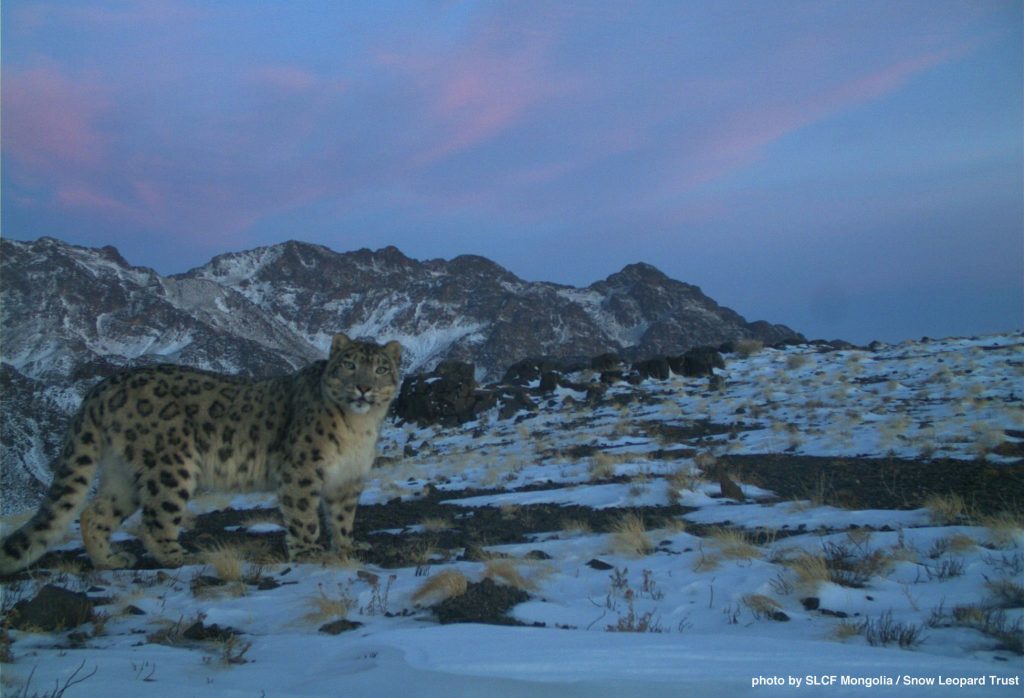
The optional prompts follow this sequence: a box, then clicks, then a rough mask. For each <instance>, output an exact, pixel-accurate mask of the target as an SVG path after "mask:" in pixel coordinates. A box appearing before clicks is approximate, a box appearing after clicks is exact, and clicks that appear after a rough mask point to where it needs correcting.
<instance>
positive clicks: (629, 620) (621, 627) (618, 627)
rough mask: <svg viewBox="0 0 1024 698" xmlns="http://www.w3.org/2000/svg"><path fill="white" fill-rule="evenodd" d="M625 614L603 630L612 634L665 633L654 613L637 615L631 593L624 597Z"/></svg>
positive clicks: (628, 592) (630, 591)
mask: <svg viewBox="0 0 1024 698" xmlns="http://www.w3.org/2000/svg"><path fill="white" fill-rule="evenodd" d="M625 599H626V612H625V613H624V614H622V615H620V616H619V619H618V621H616V622H615V623H614V624H612V625H607V626H605V630H607V631H608V632H613V633H661V632H665V631H664V629H663V628H662V627H661V622H660V621H659V620H658V619H657V618H655V617H654V611H647V612H646V613H637V612H636V608H635V607H634V605H633V591H632V590H629V591H627V592H626V595H625Z"/></svg>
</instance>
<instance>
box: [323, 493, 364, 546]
mask: <svg viewBox="0 0 1024 698" xmlns="http://www.w3.org/2000/svg"><path fill="white" fill-rule="evenodd" d="M362 489H363V483H362V481H361V480H353V481H350V482H346V483H345V484H343V485H341V486H339V487H336V488H334V489H333V490H331V491H325V492H324V511H325V514H326V517H325V518H326V519H327V526H328V531H330V534H331V550H333V551H334V552H336V553H341V554H343V555H348V554H349V553H351V552H352V549H353V548H354V546H353V543H352V533H353V531H354V528H353V523H354V521H355V517H356V505H357V504H358V503H359V494H360V492H362Z"/></svg>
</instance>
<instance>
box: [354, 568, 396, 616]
mask: <svg viewBox="0 0 1024 698" xmlns="http://www.w3.org/2000/svg"><path fill="white" fill-rule="evenodd" d="M356 576H357V577H358V578H359V579H360V580H362V581H363V582H365V583H366V584H367V585H369V587H370V603H368V604H367V605H366V606H364V607H362V608H360V609H359V611H360V613H365V614H366V615H368V616H373V615H377V614H380V615H385V614H387V612H388V597H389V596H390V594H391V585H392V584H394V583H395V580H397V579H398V575H397V574H389V575H388V579H387V581H386V582H385V583H384V584H381V583H380V576H379V575H376V574H374V573H373V572H369V571H367V570H359V572H357V573H356Z"/></svg>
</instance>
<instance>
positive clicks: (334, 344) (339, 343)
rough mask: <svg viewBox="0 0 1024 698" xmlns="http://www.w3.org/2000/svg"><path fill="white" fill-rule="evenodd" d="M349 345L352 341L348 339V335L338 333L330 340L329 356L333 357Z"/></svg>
mask: <svg viewBox="0 0 1024 698" xmlns="http://www.w3.org/2000/svg"><path fill="white" fill-rule="evenodd" d="M351 343H352V340H351V339H349V338H348V335H346V334H344V333H343V332H339V333H338V334H336V335H334V339H333V340H331V356H334V355H335V354H337V353H338V352H339V351H341V350H342V349H344V348H345V347H347V346H348V345H349V344H351Z"/></svg>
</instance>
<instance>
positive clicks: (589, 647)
mask: <svg viewBox="0 0 1024 698" xmlns="http://www.w3.org/2000/svg"><path fill="white" fill-rule="evenodd" d="M729 348H731V349H734V350H733V351H723V352H721V353H719V354H715V353H711V352H696V353H694V354H690V355H689V357H690V361H689V362H688V361H687V360H686V356H687V355H684V356H683V357H682V358H681V360H677V359H679V357H670V358H672V360H671V361H669V359H665V363H666V364H668V365H669V369H668V374H667V375H664V374H662V373H661V371H660V370H658V368H657V367H658V366H659V365H660V362H659V361H655V362H654V363H653V364H649V363H646V362H622V361H618V360H615V361H613V360H612V358H611V357H608V356H605V357H597V358H596V359H594V360H591V361H590V362H587V363H586V365H582V366H581V365H578V364H576V363H574V362H566V363H561V362H557V361H539V360H530V361H525V362H521V363H520V364H518V365H516V366H513V367H512V368H510V370H509V371H508V374H509V375H508V376H507V377H506V378H507V379H506V380H505V381H503V382H504V385H501V386H498V387H494V386H488V385H478V384H473V383H472V374H473V372H472V369H470V368H468V367H467V365H465V364H461V363H458V362H450V363H448V364H445V365H442V366H440V367H438V369H437V370H436V371H435V374H434V375H432V376H430V377H428V378H426V379H424V380H422V381H417V382H415V383H411V384H410V385H411V386H412V385H417V386H421V388H419V389H416V390H413V393H414V394H415V395H414V397H415V398H416V399H415V400H412V402H414V403H417V402H418V403H420V406H421V407H423V406H425V407H426V408H427V409H435V408H439V409H441V416H442V418H441V419H439V420H437V421H431V419H418V418H410V419H402V418H396V419H394V420H389V421H388V422H387V423H386V424H385V428H384V431H383V434H382V443H381V457H380V458H379V460H378V464H377V467H376V468H375V469H374V470H373V471H372V473H371V476H370V478H369V481H368V483H367V487H366V490H365V491H364V493H363V496H362V497H361V499H360V506H359V509H358V511H357V514H356V529H355V538H356V541H357V543H358V547H359V549H358V552H357V553H356V554H355V556H354V557H353V558H352V559H347V560H340V559H336V558H333V557H332V556H329V555H328V556H325V558H324V559H323V560H322V561H320V562H315V563H301V564H295V563H290V562H287V561H285V560H284V559H283V557H282V554H283V550H284V546H283V538H284V531H283V528H282V526H281V519H280V516H279V514H278V511H277V508H276V500H275V497H274V496H272V495H259V494H254V495H244V496H231V495H228V496H223V495H220V496H218V495H214V496H207V497H201V498H198V499H197V500H194V501H193V502H192V503H190V509H191V510H192V513H193V514H194V515H195V519H194V522H193V523H192V524H191V525H190V527H189V530H188V532H187V533H186V535H185V536H184V537H183V542H184V544H185V546H186V547H187V548H188V549H189V550H190V551H192V552H193V553H194V558H193V560H192V561H191V562H190V564H188V565H186V566H184V567H182V568H179V569H159V568H158V567H159V566H158V565H157V563H156V562H155V561H154V560H152V559H151V558H149V557H148V556H146V555H145V554H144V550H143V548H142V545H141V543H140V542H139V540H138V538H137V527H136V525H137V522H138V520H139V517H138V516H136V517H135V519H134V520H129V521H128V522H126V523H127V525H126V526H125V527H124V529H123V530H122V531H119V532H118V533H117V534H115V544H116V545H119V546H125V547H127V548H128V549H129V550H130V551H131V552H134V553H137V554H139V555H140V558H139V564H137V565H136V567H135V568H133V569H125V570H111V571H97V570H93V569H91V567H90V565H89V563H88V561H87V560H86V559H85V558H84V556H83V551H82V545H81V541H80V537H79V535H78V532H77V531H75V530H72V531H69V532H68V535H67V537H66V539H65V541H66V542H64V543H63V544H61V545H59V546H57V548H56V549H55V550H54V551H52V552H50V553H49V554H48V555H46V556H45V557H44V558H43V559H42V560H40V562H39V563H38V564H37V565H35V566H34V567H33V568H32V569H31V570H29V571H28V572H24V573H20V574H17V575H14V576H13V577H10V578H6V579H2V580H0V590H2V591H3V594H2V599H3V604H2V607H0V661H2V662H3V663H4V666H3V671H2V676H3V681H4V682H5V684H4V685H3V690H4V692H5V695H8V694H10V695H13V696H31V695H38V694H41V692H42V691H45V690H49V689H54V691H55V692H56V691H60V690H62V689H64V688H67V689H68V690H67V695H79V696H93V695H95V696H109V695H134V694H135V693H137V692H140V691H142V692H144V693H145V694H146V695H148V696H154V697H156V696H168V698H170V697H172V696H175V697H176V696H179V695H182V693H183V692H184V693H186V694H188V695H197V696H218V695H224V694H225V693H227V694H237V695H260V694H261V693H265V694H266V695H268V696H269V695H288V696H314V695H324V694H329V693H331V692H332V691H336V690H338V687H339V686H344V687H345V690H347V691H350V692H351V693H353V694H355V695H379V694H384V695H392V694H403V693H411V694H415V695H426V696H438V697H441V696H450V695H508V696H530V698H534V697H535V696H538V695H539V696H551V697H554V696H559V697H560V698H562V697H564V696H567V695H568V696H580V697H582V696H606V695H644V696H678V695H683V694H687V695H689V694H693V695H702V696H704V695H707V696H737V695H754V694H756V693H761V692H763V689H764V688H765V687H770V686H771V685H772V684H766V683H763V682H765V681H773V680H778V681H781V682H782V684H781V685H788V686H793V685H796V684H795V683H788V682H789V681H791V680H792V681H796V680H800V681H802V682H805V683H804V689H807V688H808V684H810V682H811V681H815V682H816V683H815V684H814V685H815V686H817V687H819V688H820V689H821V690H819V691H818V692H815V690H814V689H813V688H810V689H809V690H801V692H807V693H808V695H819V694H821V695H825V694H827V695H829V696H832V695H837V696H855V695H863V694H864V689H865V688H882V689H883V690H884V689H885V688H891V690H890V691H889V692H891V693H898V694H899V695H900V696H929V697H930V696H933V695H965V689H966V688H971V689H973V690H970V691H967V693H970V694H971V695H1006V696H1018V695H1019V694H1020V685H1021V684H1020V682H1021V677H1022V675H1024V644H1022V639H1024V632H1022V627H1024V553H1022V550H1024V518H1022V512H1024V402H1022V395H1021V391H1020V379H1021V376H1022V375H1024V373H1022V372H1024V362H1022V359H1021V357H1022V354H1021V350H1022V348H1024V336H1022V335H1021V334H1020V333H1010V334H1005V335H997V336H990V337H977V338H960V339H947V340H935V341H927V342H925V341H922V342H905V343H902V344H898V345H876V346H874V347H872V348H870V349H858V348H836V347H833V346H830V345H826V344H818V345H810V344H805V345H791V346H785V347H780V348H759V347H758V346H757V345H756V344H740V345H737V346H735V347H723V350H724V349H729ZM698 357H704V358H705V359H707V361H708V363H707V364H705V365H706V366H707V368H706V369H705V370H704V371H697V370H696V369H697V368H698V367H699V362H698V361H697V360H696V359H697V358H698ZM634 364H635V365H634ZM673 366H674V367H675V368H678V369H680V370H681V371H683V372H682V373H677V372H676V370H675V368H673ZM688 366H689V368H690V369H691V371H692V372H693V375H688V374H687V373H686V369H687V367H688ZM445 384H447V387H445V388H444V389H443V390H442V389H440V388H438V389H437V390H436V391H431V390H428V389H427V388H430V387H432V386H440V385H445ZM462 398H465V400H463V401H460V400H462ZM454 406H458V407H460V409H462V410H464V411H462V412H460V411H459V410H453V411H446V410H448V408H449V407H454ZM435 416H437V415H435ZM552 658H556V659H555V660H554V661H553V660H552ZM833 677H834V678H833ZM981 679H984V681H985V683H984V684H981V683H978V682H979V681H980V680H981ZM830 680H832V681H835V684H834V685H833V684H826V683H825V682H826V681H830ZM970 681H973V682H974V683H969V682H970ZM758 682H762V683H758Z"/></svg>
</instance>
